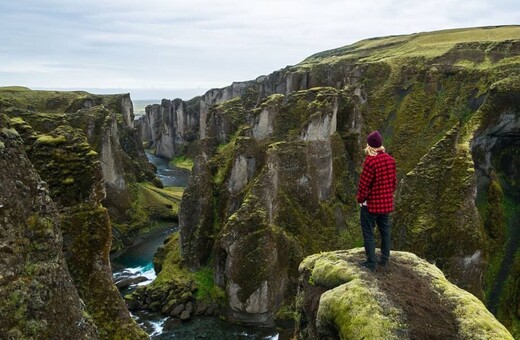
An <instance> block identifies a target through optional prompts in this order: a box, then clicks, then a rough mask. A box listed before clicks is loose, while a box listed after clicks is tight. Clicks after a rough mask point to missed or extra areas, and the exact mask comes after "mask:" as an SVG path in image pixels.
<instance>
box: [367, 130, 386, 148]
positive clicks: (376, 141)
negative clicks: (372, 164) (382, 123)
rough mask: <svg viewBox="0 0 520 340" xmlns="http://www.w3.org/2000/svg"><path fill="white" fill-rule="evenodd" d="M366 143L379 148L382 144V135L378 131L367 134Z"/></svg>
mask: <svg viewBox="0 0 520 340" xmlns="http://www.w3.org/2000/svg"><path fill="white" fill-rule="evenodd" d="M367 144H368V145H369V146H371V147H373V148H379V147H381V145H383V137H382V136H381V134H380V133H379V132H378V131H374V132H372V133H371V134H369V135H368V137H367Z"/></svg>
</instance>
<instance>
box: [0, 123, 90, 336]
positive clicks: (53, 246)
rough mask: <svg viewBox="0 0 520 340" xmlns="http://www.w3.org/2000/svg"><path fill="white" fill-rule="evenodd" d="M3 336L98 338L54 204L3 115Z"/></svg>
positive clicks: (0, 287)
mask: <svg viewBox="0 0 520 340" xmlns="http://www.w3.org/2000/svg"><path fill="white" fill-rule="evenodd" d="M0 167H1V168H2V171H1V172H0V185H1V190H0V230H1V240H0V242H1V247H0V254H1V258H2V260H1V264H0V301H1V302H0V332H1V333H2V336H3V337H6V338H10V339H32V338H47V339H53V338H54V339H56V338H61V337H62V336H63V334H68V335H69V336H70V337H73V338H77V339H99V333H98V329H97V327H96V326H95V325H94V322H93V321H92V318H91V315H89V313H88V311H87V308H86V307H85V305H84V303H83V301H82V300H81V299H80V296H79V295H78V291H77V289H76V287H75V286H74V285H73V283H72V280H71V275H70V274H69V270H68V267H67V264H66V262H65V257H64V255H63V252H62V244H63V237H62V231H61V221H60V217H59V214H58V210H57V208H56V205H55V204H54V202H53V201H52V199H51V197H50V195H49V188H48V186H47V184H46V183H45V182H43V181H42V180H41V178H40V176H39V175H38V173H37V171H36V170H35V169H34V167H33V165H32V164H31V162H30V161H29V159H28V157H27V156H26V154H25V151H24V148H23V141H22V138H21V137H20V135H19V134H18V132H17V131H16V130H15V129H14V128H13V127H12V126H11V125H10V123H9V118H7V117H6V116H5V115H3V114H0Z"/></svg>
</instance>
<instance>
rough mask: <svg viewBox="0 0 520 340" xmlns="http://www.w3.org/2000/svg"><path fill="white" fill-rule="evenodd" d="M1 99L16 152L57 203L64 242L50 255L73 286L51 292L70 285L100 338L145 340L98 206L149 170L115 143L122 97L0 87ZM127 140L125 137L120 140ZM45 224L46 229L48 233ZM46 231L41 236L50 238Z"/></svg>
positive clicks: (104, 211) (109, 229)
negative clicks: (57, 254) (119, 280)
mask: <svg viewBox="0 0 520 340" xmlns="http://www.w3.org/2000/svg"><path fill="white" fill-rule="evenodd" d="M0 97H1V98H2V101H1V107H0V109H1V110H2V111H3V112H5V113H6V114H8V115H9V116H10V117H11V118H10V119H9V124H10V126H11V128H12V130H13V131H14V133H19V135H20V148H21V147H22V146H23V148H24V149H25V152H26V153H27V155H28V158H29V160H30V162H31V163H32V165H33V166H34V169H35V170H36V171H37V173H38V174H39V176H41V178H42V180H44V181H45V182H46V183H47V184H48V185H49V193H50V197H51V198H52V200H53V201H54V202H55V203H56V208H57V214H58V215H57V217H58V216H59V218H57V221H59V229H61V233H62V234H63V242H62V240H61V239H58V238H57V239H56V240H55V241H54V242H56V247H57V248H59V249H61V247H63V253H64V257H65V260H66V263H67V267H68V269H69V270H70V274H71V277H72V282H71V281H70V279H66V278H65V279H64V280H66V282H51V283H53V284H54V285H55V286H56V285H57V286H58V287H61V285H65V286H66V285H67V284H69V283H70V284H71V285H72V284H73V285H74V286H73V287H74V290H75V292H76V294H79V297H81V299H82V300H83V301H84V304H85V307H84V308H85V310H86V312H85V315H88V316H89V320H91V321H90V322H93V324H94V325H95V327H96V329H97V333H98V336H99V337H101V338H127V337H131V338H136V339H139V338H146V337H147V336H146V334H145V333H144V332H143V331H142V330H141V329H140V328H139V327H138V326H137V324H136V323H135V322H134V321H133V320H132V318H131V317H130V315H129V313H128V310H127V308H126V306H125V304H124V301H123V300H122V299H121V297H120V295H119V292H118V290H117V288H116V287H115V285H114V283H113V281H112V273H111V268H110V262H109V253H110V250H111V245H112V226H111V221H110V218H109V211H108V210H107V208H105V207H104V206H103V205H102V203H104V202H105V203H107V202H108V203H107V204H108V205H109V203H110V202H109V201H106V200H105V198H106V196H107V193H110V194H111V195H112V198H113V197H114V195H123V196H124V195H126V194H125V190H127V187H128V186H129V185H130V183H131V180H132V179H133V181H135V177H133V178H132V177H131V176H145V173H146V171H148V170H147V169H146V166H141V165H140V162H141V160H140V159H139V155H133V156H134V158H133V159H132V158H130V156H129V155H128V154H127V155H126V156H125V155H124V154H125V153H124V152H123V151H122V150H123V148H124V147H123V143H121V142H120V140H124V138H122V137H121V136H123V135H124V134H125V133H123V134H121V133H118V127H119V126H118V119H121V122H123V121H124V120H125V118H124V115H118V114H117V113H116V112H121V111H123V112H126V113H127V114H128V109H124V110H122V109H121V107H122V106H125V105H124V103H125V102H126V101H125V98H126V97H127V96H110V97H107V98H104V97H101V96H91V95H89V94H85V93H81V92H80V93H59V92H44V91H43V92H40V91H30V90H28V89H19V88H15V89H13V88H7V89H6V88H4V89H1V91H0ZM103 103H104V104H103ZM105 105H106V107H105ZM76 109H77V110H76ZM115 110H118V111H115ZM125 110H126V111H125ZM122 124H124V123H122ZM123 130H124V129H123ZM131 133H132V132H131V131H127V132H126V135H127V136H130V135H131ZM132 138H133V137H132ZM132 138H129V140H130V141H129V142H128V143H127V144H126V146H127V147H129V148H132V146H134V147H135V145H139V144H138V143H137V144H136V143H134V142H133V139H132ZM22 141H23V144H22V143H21V142H22ZM136 150H137V149H136ZM141 152H142V148H141ZM142 156H144V154H143V155H142ZM20 157H21V156H20ZM141 171H142V172H141ZM22 175H23V174H21V176H22ZM6 181H7V179H6ZM42 183H43V182H42ZM124 204H126V203H125V202H123V203H122V205H123V206H124ZM29 207H30V205H29ZM119 207H121V206H119ZM116 208H117V207H116ZM13 213H16V211H14V212H13ZM49 221H50V220H49ZM49 221H47V222H48V223H47V225H46V230H47V229H49V228H51V227H52V224H51V223H50V222H49ZM42 223H43V222H42ZM35 224H36V227H38V228H39V227H40V224H41V223H40V222H38V220H35ZM41 225H42V226H43V224H41ZM22 226H23V225H21V227H22ZM55 228H58V226H55ZM51 229H52V228H51ZM51 229H49V231H45V230H44V231H42V232H45V233H50V232H51ZM36 235H37V234H36ZM45 235H47V234H45ZM60 235H61V234H60ZM50 236H52V235H51V234H49V237H50ZM34 246H37V243H36V244H35V245H34ZM40 248H41V247H40ZM31 249H32V248H31ZM36 250H38V249H36ZM24 255H25V252H21V256H24ZM36 273H37V272H36ZM27 278H28V279H29V280H30V279H31V276H30V275H28V276H27ZM2 288H3V287H2ZM48 289H53V286H49V287H48ZM2 290H3V289H2ZM12 312H13V313H14V311H12ZM55 321H56V322H60V320H55ZM83 322H85V321H82V322H81V323H80V322H78V324H82V323H83ZM86 334H88V333H86Z"/></svg>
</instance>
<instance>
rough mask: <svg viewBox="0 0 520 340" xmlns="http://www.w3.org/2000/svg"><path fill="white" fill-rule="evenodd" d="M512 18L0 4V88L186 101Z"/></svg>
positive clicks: (471, 0) (513, 10)
mask: <svg viewBox="0 0 520 340" xmlns="http://www.w3.org/2000/svg"><path fill="white" fill-rule="evenodd" d="M506 24H520V1H518V0H510V1H501V0H495V1H493V0H489V1H483V0H443V1H434V0H432V1H425V0H423V1H417V0H416V1H407V0H377V1H371V0H353V1H346V0H343V1H339V0H338V1H336V0H328V1H327V0H255V1H247V0H243V1H232V0H221V1H209V0H186V1H184V0H170V1H167V0H164V1H162V0H81V1H79V0H78V1H77V0H0V86H8V85H9V86H10V85H20V86H27V87H31V88H52V89H87V90H90V91H93V92H96V91H97V92H131V93H132V98H133V99H145V98H153V99H155V98H162V97H166V98H174V97H183V98H184V99H189V98H191V97H192V96H194V95H195V94H202V93H204V92H205V91H206V90H208V89H209V88H213V87H223V86H226V85H229V84H230V83H231V82H233V81H243V80H250V79H254V78H256V77H258V76H260V75H263V74H269V73H271V72H273V71H275V70H278V69H280V68H283V67H285V66H287V65H294V64H296V63H298V62H300V61H302V60H303V59H305V58H306V57H308V56H309V55H311V54H314V53H316V52H320V51H323V50H327V49H331V48H336V47H340V46H344V45H349V44H352V43H354V42H356V41H359V40H362V39H365V38H370V37H376V36H386V35H394V34H409V33H415V32H424V31H432V30H439V29H447V28H458V27H473V26H488V25H506Z"/></svg>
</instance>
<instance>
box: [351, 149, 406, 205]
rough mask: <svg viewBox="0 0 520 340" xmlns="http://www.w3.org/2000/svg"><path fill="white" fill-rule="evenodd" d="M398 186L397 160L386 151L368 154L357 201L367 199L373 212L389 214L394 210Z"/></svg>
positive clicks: (360, 180)
mask: <svg viewBox="0 0 520 340" xmlns="http://www.w3.org/2000/svg"><path fill="white" fill-rule="evenodd" d="M396 186H397V178H396V176H395V160H394V159H393V158H392V156H390V155H389V154H387V153H384V152H379V153H378V154H377V155H376V156H367V158H366V159H365V162H364V163H363V171H362V172H361V176H360V178H359V184H358V191H357V201H358V203H363V202H365V201H366V202H367V206H368V211H369V212H370V213H372V214H388V213H389V212H391V211H393V210H394V191H395V188H396Z"/></svg>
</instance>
